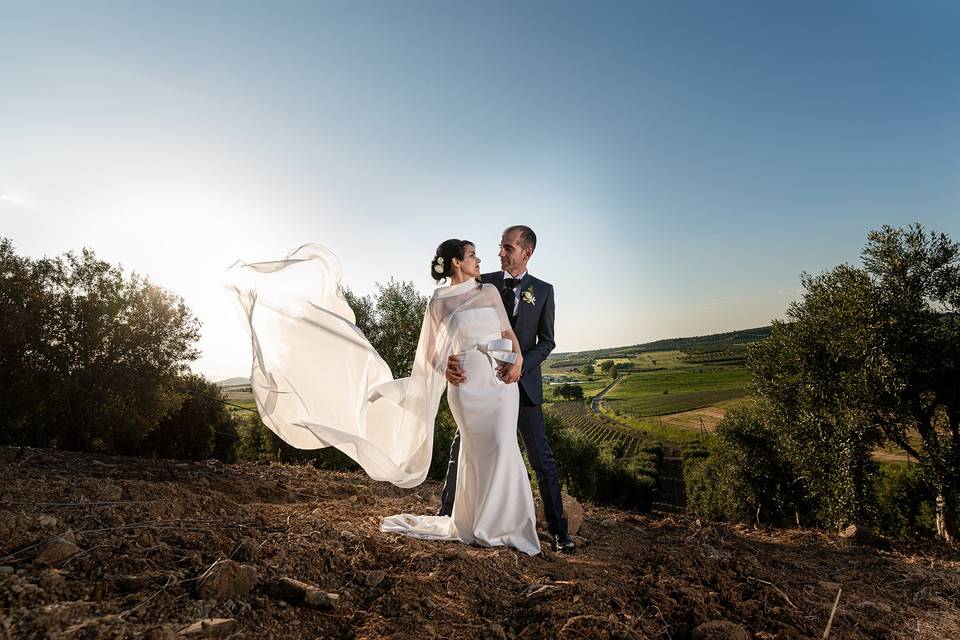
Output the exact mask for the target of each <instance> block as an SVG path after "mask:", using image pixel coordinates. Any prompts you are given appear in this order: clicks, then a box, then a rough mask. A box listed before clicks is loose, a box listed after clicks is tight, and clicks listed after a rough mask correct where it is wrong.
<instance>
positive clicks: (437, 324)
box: [228, 239, 540, 555]
mask: <svg viewBox="0 0 960 640" xmlns="http://www.w3.org/2000/svg"><path fill="white" fill-rule="evenodd" d="M228 274H229V278H228V283H229V286H230V287H231V288H232V289H233V290H234V292H235V293H236V296H237V298H236V299H237V300H238V302H239V303H240V309H241V314H242V316H243V318H244V321H245V324H246V327H247V329H248V331H249V334H250V338H251V343H252V347H253V368H252V372H251V385H252V389H253V394H254V398H255V400H256V403H257V409H258V410H259V412H260V416H261V418H262V419H263V422H264V424H266V425H267V426H268V427H269V428H270V429H271V430H272V431H273V432H274V433H276V434H277V435H278V436H280V438H282V439H283V440H284V441H285V442H287V443H288V444H290V445H292V446H294V447H297V448H301V449H317V448H322V447H328V446H332V447H335V448H337V449H339V450H340V451H342V452H343V453H345V454H346V455H348V456H349V457H351V458H352V459H353V460H355V461H356V462H357V463H358V464H359V465H360V466H361V467H362V468H363V469H364V471H365V472H366V473H367V474H368V475H369V476H370V477H371V478H373V479H375V480H383V481H388V482H392V483H393V484H395V485H397V486H399V487H413V486H416V485H418V484H420V483H421V482H423V480H424V479H425V478H426V475H427V470H428V468H429V466H430V458H431V455H432V450H433V427H434V420H435V419H436V414H437V408H438V405H439V402H440V397H441V395H442V394H443V391H444V388H445V387H446V384H447V383H446V379H445V377H444V371H445V369H446V366H447V357H448V356H449V355H456V356H457V357H458V359H459V360H460V362H461V368H463V369H464V370H465V372H466V374H467V380H468V381H469V382H466V383H464V384H461V385H459V386H453V385H451V386H450V387H449V388H448V389H447V399H448V402H449V404H450V409H451V410H452V412H453V416H454V418H455V420H456V422H457V426H458V428H459V430H460V434H461V440H462V445H461V448H460V454H459V456H460V457H459V469H460V471H459V473H458V475H457V488H456V499H455V502H454V505H453V512H452V514H451V515H449V516H435V515H412V514H398V515H393V516H389V517H386V518H384V519H383V522H382V524H381V530H382V531H390V532H397V533H402V534H405V535H409V536H413V537H417V538H424V539H432V540H459V541H462V542H465V543H475V544H478V545H481V546H502V545H506V546H510V547H513V548H515V549H518V550H520V551H523V552H524V553H528V554H530V555H535V554H537V553H539V552H540V543H539V540H538V537H537V531H536V521H535V515H534V507H533V494H532V492H531V489H530V480H529V477H528V476H527V471H526V467H525V465H524V463H523V458H522V456H521V454H520V449H519V445H518V443H517V412H518V407H519V391H518V389H517V385H516V382H517V380H518V379H519V377H520V372H521V368H522V355H521V353H520V344H519V342H518V340H517V337H516V335H515V334H514V332H513V330H512V329H511V327H510V321H509V318H508V317H507V314H506V311H505V310H504V307H503V302H502V299H501V297H500V294H499V292H498V291H497V289H496V287H494V286H493V285H490V284H484V285H481V284H479V282H478V280H477V278H478V277H479V275H480V258H478V257H477V255H476V247H475V246H474V244H473V243H472V242H469V241H467V240H455V239H454V240H447V241H445V242H443V243H441V244H440V246H439V247H437V250H436V253H435V255H434V257H433V260H432V261H431V262H430V275H431V276H432V277H433V278H434V280H436V281H438V282H443V281H444V280H447V279H449V281H450V284H449V285H448V286H443V287H439V288H438V289H436V291H434V294H433V296H432V298H431V299H430V302H429V304H428V305H427V309H426V312H425V314H424V318H423V324H422V326H421V329H420V338H419V342H418V345H417V352H416V356H415V358H414V363H413V370H412V372H411V375H410V376H409V377H407V378H399V379H396V380H394V379H393V376H392V374H391V372H390V369H389V367H388V366H387V365H386V363H385V362H384V361H383V359H382V358H381V357H380V355H379V354H377V352H376V350H374V348H373V347H372V346H371V345H370V343H369V342H368V341H367V339H366V337H365V336H364V335H363V333H362V332H361V331H360V330H359V329H358V328H357V327H356V325H355V316H354V314H353V311H352V310H351V308H350V306H349V305H348V304H347V302H346V299H345V298H344V296H343V294H342V292H341V291H340V277H341V271H340V264H339V261H338V260H337V259H336V257H335V256H334V255H333V254H332V253H331V252H330V251H328V250H327V249H325V248H323V247H321V246H319V245H304V246H302V247H300V248H299V249H297V250H295V251H293V252H292V253H291V254H289V255H288V256H286V257H285V258H284V259H282V260H279V261H275V262H260V263H251V264H246V263H237V264H235V265H234V266H233V267H232V268H231V269H230V271H229V272H228Z"/></svg>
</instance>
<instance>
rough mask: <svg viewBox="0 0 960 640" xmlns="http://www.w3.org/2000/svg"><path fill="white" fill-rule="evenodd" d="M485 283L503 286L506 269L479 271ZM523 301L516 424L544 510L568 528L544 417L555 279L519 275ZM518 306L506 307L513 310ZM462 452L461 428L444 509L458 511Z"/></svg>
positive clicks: (555, 528)
mask: <svg viewBox="0 0 960 640" xmlns="http://www.w3.org/2000/svg"><path fill="white" fill-rule="evenodd" d="M480 280H481V281H482V282H484V283H490V284H492V285H494V286H495V287H497V289H498V290H499V289H502V287H503V272H502V271H497V272H495V273H485V274H483V275H482V276H480ZM528 289H533V296H534V298H535V300H536V301H535V302H534V303H532V304H531V303H528V302H524V300H523V292H525V291H527V290H528ZM520 292H521V297H520V304H519V308H518V309H517V315H516V316H512V317H511V318H510V324H511V325H512V326H513V332H514V333H516V334H517V340H519V341H520V350H521V351H522V352H523V372H522V374H521V376H520V382H519V386H520V412H519V415H518V416H517V429H518V430H519V431H520V435H521V436H522V437H523V442H524V444H525V445H526V449H527V458H528V459H529V460H530V466H531V467H533V470H534V471H535V472H536V474H537V484H538V485H539V486H540V497H541V498H542V499H543V505H544V513H545V514H546V517H547V527H548V528H549V529H550V533H553V534H557V533H566V530H567V521H566V519H565V518H564V517H563V499H562V496H561V493H560V477H559V476H558V475H557V465H556V462H555V461H554V459H553V452H552V451H550V444H549V443H548V442H547V436H546V431H545V426H544V422H543V409H542V407H541V405H542V404H543V379H542V377H541V374H540V364H541V363H542V362H543V361H544V360H546V359H547V356H548V355H550V352H551V351H553V348H554V347H555V346H556V342H555V341H554V336H553V319H554V313H555V308H554V301H553V285H550V284H548V283H546V282H544V281H543V280H538V279H537V278H534V277H533V276H531V275H530V274H529V273H527V274H526V275H525V276H524V277H523V279H522V280H521V281H520ZM512 311H513V309H509V308H508V309H507V315H510V314H511V312H512ZM459 455H460V433H459V432H457V435H456V437H455V438H454V440H453V446H451V447H450V462H449V464H448V465H447V478H446V481H445V482H444V484H443V491H442V493H441V494H440V515H450V514H451V513H452V512H453V501H454V497H455V493H456V489H457V459H458V457H459Z"/></svg>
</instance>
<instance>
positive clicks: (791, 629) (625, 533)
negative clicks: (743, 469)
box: [0, 449, 960, 640]
mask: <svg viewBox="0 0 960 640" xmlns="http://www.w3.org/2000/svg"><path fill="white" fill-rule="evenodd" d="M438 489H439V485H438V484H437V483H433V482H428V483H425V484H424V485H421V486H420V487H418V488H416V489H413V490H400V489H396V488H394V487H392V486H391V485H388V484H383V483H376V482H373V481H371V480H369V479H368V478H367V477H366V476H363V475H360V474H353V473H334V472H326V471H318V470H315V469H313V468H311V467H298V466H284V465H254V464H243V465H222V464H207V463H175V462H168V461H151V460H140V459H133V458H111V457H104V456H91V455H82V454H73V453H63V452H53V451H46V450H28V451H17V450H11V449H0V637H5V638H17V639H19V638H60V637H66V638H134V637H136V638H141V637H143V638H153V639H159V638H175V637H180V635H183V634H186V632H187V630H188V629H189V625H191V624H198V623H199V621H200V620H201V619H205V618H222V619H226V620H229V621H231V622H224V623H222V624H224V625H227V626H229V625H232V628H231V629H229V630H228V631H227V633H228V634H229V637H231V638H278V639H279V638H318V637H319V638H341V637H342V638H381V637H391V638H416V639H418V640H420V639H423V638H433V637H453V638H531V639H533V638H571V639H572V638H647V639H651V640H652V639H654V638H657V639H666V638H674V639H686V638H690V637H691V635H692V631H693V629H694V628H695V627H697V626H698V625H701V624H703V623H706V622H709V621H714V620H727V621H730V622H732V623H735V624H737V625H741V626H742V627H743V628H745V629H747V630H748V631H749V632H750V633H751V634H752V636H751V637H752V638H754V639H767V640H772V639H774V638H783V639H790V638H819V637H820V636H821V635H822V633H823V628H824V625H825V624H826V620H827V617H828V616H829V613H830V609H831V606H832V604H833V600H834V597H835V595H836V593H837V589H838V588H840V587H842V588H843V594H842V597H841V600H840V605H839V608H838V610H837V614H836V618H835V620H834V624H833V631H832V632H831V635H830V638H831V639H832V640H839V639H847V638H850V639H852V638H857V639H866V638H898V639H900V638H902V639H904V640H906V639H907V638H909V639H921V640H926V639H930V640H933V639H936V640H942V639H943V638H951V637H953V638H957V637H960V608H958V605H957V602H958V599H960V554H958V553H957V552H956V551H953V550H950V549H947V548H944V547H940V546H937V545H925V546H911V545H897V546H894V547H893V549H891V550H886V551H881V550H877V549H873V548H865V547H853V546H848V545H847V544H846V543H845V542H842V541H840V540H838V539H836V538H835V537H833V536H828V535H826V534H824V533H821V532H816V531H804V530H799V531H793V530H790V531H777V530H753V529H751V528H747V527H740V526H727V525H709V524H702V523H700V522H698V521H696V520H693V519H691V518H687V517H663V518H650V517H646V516H643V515H637V514H631V513H625V512H621V511H616V510H613V509H602V508H596V507H592V506H590V505H586V506H585V507H586V515H585V520H584V525H583V528H582V529H581V531H580V536H579V537H578V542H579V552H578V553H577V555H575V556H572V557H558V556H556V555H554V554H552V553H549V552H547V553H544V554H543V555H541V556H538V557H528V556H526V555H523V554H519V553H516V552H514V551H511V550H507V549H481V548H478V547H471V546H467V545H463V544H459V543H432V542H426V541H420V540H414V539H410V538H403V537H399V536H394V535H388V534H383V533H380V531H379V529H378V527H379V522H380V518H381V517H383V516H384V515H387V514H392V513H401V512H410V513H425V512H429V511H431V510H432V509H433V508H434V507H435V505H436V501H437V498H436V493H437V491H438ZM58 536H59V537H63V538H68V539H69V540H72V541H73V542H72V543H70V542H69V540H65V541H64V542H65V543H66V544H60V543H57V545H54V548H53V549H51V547H50V546H49V541H50V540H51V539H53V538H55V537H58ZM73 544H75V546H73ZM58 549H59V551H58ZM41 551H42V552H43V554H46V555H45V556H44V555H43V554H41V555H40V556H38V553H40V552H41ZM56 553H61V554H62V553H66V555H60V556H58V555H56ZM51 554H52V555H51ZM44 557H45V558H46V560H47V561H48V562H44V561H43V559H44ZM226 559H232V560H233V561H235V562H236V563H237V564H236V565H233V564H232V563H227V562H224V560H226ZM227 569H229V570H227ZM283 578H291V579H295V580H297V581H301V582H303V583H307V584H308V585H312V587H315V590H314V591H308V593H310V594H312V595H310V596H309V597H307V598H306V600H304V599H303V598H299V597H298V596H297V595H296V594H292V593H291V592H290V591H289V589H287V590H285V589H284V588H283V585H284V584H288V586H289V583H283V582H282V579H283ZM327 594H334V595H333V596H331V595H327ZM199 626H200V625H199V624H198V627H199ZM212 632H213V630H211V633H212ZM194 637H196V636H194Z"/></svg>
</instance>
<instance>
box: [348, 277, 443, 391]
mask: <svg viewBox="0 0 960 640" xmlns="http://www.w3.org/2000/svg"><path fill="white" fill-rule="evenodd" d="M343 293H344V296H345V297H346V299H347V302H348V303H349V304H350V307H351V308H352V309H353V312H354V315H355V316H356V318H357V327H358V328H359V329H360V330H361V331H363V334H364V335H365V336H367V340H369V341H370V344H371V345H373V348H374V349H376V350H377V353H379V354H380V357H382V358H383V360H384V362H386V363H387V365H388V366H389V367H390V371H391V372H392V373H393V377H394V378H403V377H406V376H409V375H410V371H411V369H412V368H413V358H414V356H415V355H416V353H417V342H418V340H419V338H420V327H421V326H422V325H423V315H424V313H426V308H427V298H426V297H425V296H422V295H420V293H419V292H418V291H417V288H416V287H415V286H414V284H413V282H410V281H406V282H398V281H396V280H394V279H393V278H391V279H390V281H389V282H388V283H387V284H385V285H383V284H379V283H378V284H377V292H376V293H375V294H374V295H369V296H358V295H356V294H354V293H353V292H352V291H350V290H349V289H347V288H344V289H343Z"/></svg>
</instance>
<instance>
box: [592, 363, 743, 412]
mask: <svg viewBox="0 0 960 640" xmlns="http://www.w3.org/2000/svg"><path fill="white" fill-rule="evenodd" d="M749 382H750V372H749V371H748V370H747V369H742V368H687V369H669V370H666V371H645V372H637V373H632V374H630V375H628V376H625V377H624V379H623V380H622V381H621V382H620V383H619V384H617V386H615V387H614V388H613V389H611V390H610V391H609V392H608V393H607V395H606V396H604V401H605V402H606V403H607V405H608V406H609V408H610V409H612V410H613V411H615V412H616V413H618V414H624V415H629V416H633V417H638V418H644V417H650V416H659V415H664V414H668V413H677V412H679V411H689V410H691V409H697V408H699V407H707V406H712V405H716V404H717V403H720V402H724V401H728V400H733V399H735V398H741V397H743V396H746V395H747V384H748V383H749Z"/></svg>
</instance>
